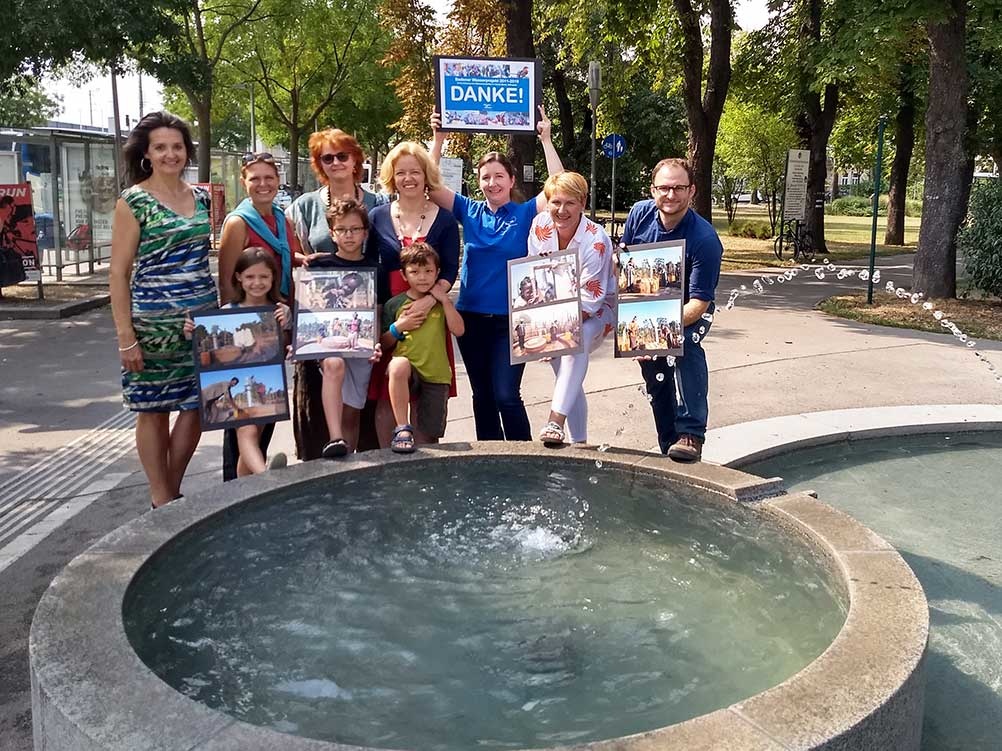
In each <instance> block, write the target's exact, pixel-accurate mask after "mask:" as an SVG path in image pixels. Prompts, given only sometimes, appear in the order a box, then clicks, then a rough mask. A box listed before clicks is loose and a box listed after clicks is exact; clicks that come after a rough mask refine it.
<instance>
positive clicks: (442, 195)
mask: <svg viewBox="0 0 1002 751" xmlns="http://www.w3.org/2000/svg"><path fill="white" fill-rule="evenodd" d="M441 127H442V116H441V115H439V114H438V113H437V112H434V111H433V112H432V113H431V132H432V134H433V135H434V139H433V143H432V146H431V160H432V161H433V162H434V163H435V164H438V163H439V162H440V161H442V147H443V146H444V145H445V133H443V132H442V130H441ZM428 197H429V198H430V199H431V200H432V201H434V202H435V203H436V204H438V206H440V207H441V208H443V209H445V210H446V211H449V212H451V211H452V206H453V204H455V202H456V193H455V191H453V190H451V189H450V188H447V187H446V186H444V185H443V186H442V187H441V188H438V189H436V190H432V191H429V192H428Z"/></svg>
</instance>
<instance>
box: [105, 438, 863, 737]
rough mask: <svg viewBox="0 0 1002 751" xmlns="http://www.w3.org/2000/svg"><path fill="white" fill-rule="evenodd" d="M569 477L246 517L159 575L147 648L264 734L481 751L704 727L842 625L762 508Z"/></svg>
mask: <svg viewBox="0 0 1002 751" xmlns="http://www.w3.org/2000/svg"><path fill="white" fill-rule="evenodd" d="M603 455H604V454H603ZM552 466H553V465H552V464H549V463H543V462H534V461H530V460H521V461H519V462H518V464H517V466H513V462H512V460H511V459H509V458H505V460H504V461H503V462H501V461H496V462H488V461H485V460H480V461H479V462H477V463H471V464H464V465H463V466H462V468H461V469H457V466H456V464H455V463H448V464H446V463H442V464H438V465H424V466H419V468H417V469H415V468H413V466H412V465H408V468H397V467H391V468H387V469H386V470H384V471H382V472H369V473H366V472H364V471H363V472H357V473H352V475H349V476H338V477H336V478H330V479H328V480H327V481H326V482H325V484H324V485H323V486H320V485H319V484H317V485H313V486H303V485H299V486H296V487H295V488H292V489H289V490H286V491H282V492H280V493H277V494H276V495H275V496H274V497H273V498H272V499H271V500H270V501H268V502H264V501H260V502H255V503H253V504H252V505H249V506H248V507H245V508H237V509H234V510H232V511H231V512H228V514H227V515H226V516H225V518H223V519H217V520H215V521H214V522H213V523H210V526H208V527H207V528H204V529H199V530H197V532H196V533H193V534H189V535H187V536H186V537H184V538H182V539H181V540H180V541H179V542H178V543H177V544H176V545H174V546H173V547H171V548H169V549H167V550H165V551H162V552H161V553H160V554H159V555H158V556H157V557H156V558H155V559H154V560H153V561H152V563H151V565H149V566H148V567H147V568H145V569H144V570H143V571H142V572H141V573H140V575H139V576H138V577H137V581H136V582H135V584H134V586H133V587H132V588H131V589H130V594H129V597H128V601H127V603H126V608H125V613H126V620H127V623H128V633H129V637H130V639H131V641H132V643H133V645H134V646H135V647H136V649H137V652H138V653H139V654H140V656H141V657H142V659H143V660H144V661H145V662H146V663H147V664H148V665H149V666H150V667H151V668H152V669H153V670H154V671H155V672H156V673H157V674H158V675H160V676H161V677H162V678H163V679H164V680H165V681H166V682H168V683H169V684H170V685H172V686H174V687H175V688H177V689H178V690H180V691H183V692H184V693H185V694H187V695H188V696H190V697H192V698H193V699H196V700H198V701H201V702H204V703H206V704H208V705H210V706H212V707H216V708H219V709H221V710H223V711H225V712H228V713H230V714H232V715H233V716H235V717H238V718H240V719H242V720H245V721H247V722H251V723H254V724H259V725H265V726H269V727H272V728H275V729H278V730H280V731H284V732H290V733H296V734H300V735H305V736H309V737H314V738H321V739H326V740H332V741H338V742H342V743H351V744H359V745H369V746H378V747H384V748H421V749H435V750H441V751H452V750H454V749H455V750H456V751H458V750H460V749H462V750H464V751H465V750H467V749H472V748H482V749H506V748H512V747H517V748H524V747H534V748H536V747H545V746H552V745H563V744H572V743H581V742H585V741H591V740H597V739H602V738H611V737H618V736H622V735H626V734H631V733H636V732H641V731H644V730H648V729H651V728H655V727H660V726H663V725H667V724H671V723H674V722H678V721H680V720H683V719H687V718H689V717H693V716H695V715H699V714H703V713H705V712H708V711H711V710H713V709H716V708H719V707H722V706H726V705H728V704H730V703H732V702H734V701H736V700H739V699H741V698H743V697H747V696H749V695H752V694H754V693H757V692H759V691H761V690H763V689H764V688H766V687H768V686H772V685H775V684H776V683H778V682H780V681H782V680H784V679H785V678H787V677H788V676H790V675H791V674H792V673H794V672H796V671H797V670H799V669H800V668H801V667H802V666H803V665H805V664H806V663H808V662H810V661H811V660H812V659H813V658H814V657H816V656H817V655H818V654H819V653H820V652H821V651H822V650H824V648H825V647H826V646H827V645H828V644H829V643H830V641H831V639H832V638H833V636H834V634H835V633H836V632H837V631H838V629H839V627H840V626H841V623H842V621H843V620H844V612H843V608H842V605H841V600H840V598H839V597H838V596H837V595H835V594H834V593H833V592H832V591H831V589H830V584H829V581H830V580H829V576H828V575H827V573H826V570H825V568H824V566H823V565H822V564H821V563H820V562H819V561H818V560H816V559H815V558H814V556H813V554H812V553H811V552H810V551H809V550H808V549H806V548H804V547H802V546H801V545H800V544H799V543H796V542H794V541H793V540H792V539H791V538H790V537H789V536H788V535H787V534H785V533H784V532H783V531H782V530H781V529H779V528H778V527H777V526H776V525H774V524H772V523H767V522H765V521H764V520H763V519H762V518H760V517H759V516H758V515H757V513H756V512H755V511H754V510H753V509H749V508H745V507H741V506H736V505H733V504H726V505H725V504H721V503H719V502H715V501H713V500H712V498H710V497H706V496H702V495H699V494H698V491H695V490H693V491H692V494H686V495H685V496H680V495H677V494H676V493H674V492H672V491H671V490H670V489H668V488H666V487H665V484H664V482H663V481H655V480H647V479H645V478H644V477H643V476H642V475H639V476H638V475H627V474H624V473H623V471H622V470H617V469H615V468H613V467H606V468H605V469H603V470H602V472H601V473H600V475H599V476H595V475H589V474H588V466H589V465H588V464H586V463H584V464H581V465H579V466H580V469H579V470H577V471H575V470H574V468H573V465H568V464H563V465H562V467H561V469H559V470H556V471H555V470H553V468H552ZM235 572H236V573H237V574H238V575H236V576H235V575H234V573H235Z"/></svg>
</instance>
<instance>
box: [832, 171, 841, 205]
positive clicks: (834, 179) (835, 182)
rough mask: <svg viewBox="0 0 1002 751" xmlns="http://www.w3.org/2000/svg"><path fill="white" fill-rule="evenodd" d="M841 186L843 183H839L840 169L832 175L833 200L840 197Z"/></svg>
mask: <svg viewBox="0 0 1002 751" xmlns="http://www.w3.org/2000/svg"><path fill="white" fill-rule="evenodd" d="M841 187H842V186H841V185H840V184H839V174H838V170H835V174H834V175H832V200H833V201H834V200H835V199H836V198H838V197H839V195H840V191H839V189H840V188H841Z"/></svg>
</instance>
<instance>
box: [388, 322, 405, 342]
mask: <svg viewBox="0 0 1002 751" xmlns="http://www.w3.org/2000/svg"><path fill="white" fill-rule="evenodd" d="M390 333H391V334H393V338H394V339H396V340H397V341H398V342H402V341H403V340H404V339H406V338H407V335H406V334H403V333H401V332H400V331H399V330H398V329H397V324H395V323H391V324H390Z"/></svg>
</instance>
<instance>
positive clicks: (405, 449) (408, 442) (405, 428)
mask: <svg viewBox="0 0 1002 751" xmlns="http://www.w3.org/2000/svg"><path fill="white" fill-rule="evenodd" d="M401 433H407V434H408V435H406V436H402V435H400V434H401ZM390 449H391V450H392V451H393V452H394V453H396V454H413V453H414V428H412V427H411V426H410V425H407V424H404V425H397V427H395V428H394V429H393V440H392V441H390Z"/></svg>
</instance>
